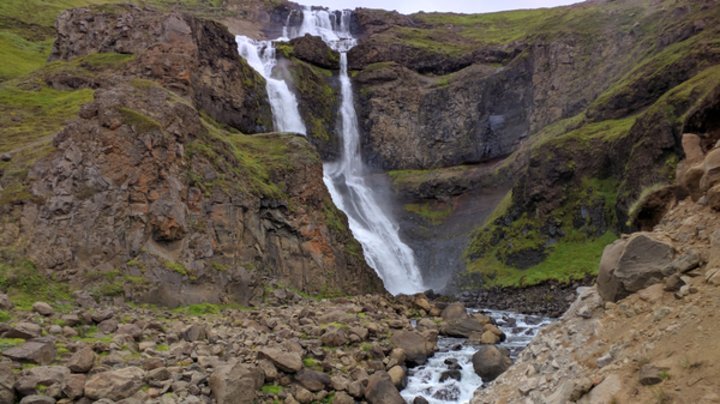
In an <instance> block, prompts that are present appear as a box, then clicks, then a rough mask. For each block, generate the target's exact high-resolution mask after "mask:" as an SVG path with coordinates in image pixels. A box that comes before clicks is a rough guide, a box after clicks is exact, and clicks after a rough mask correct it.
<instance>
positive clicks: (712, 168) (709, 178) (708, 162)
mask: <svg viewBox="0 0 720 404" xmlns="http://www.w3.org/2000/svg"><path fill="white" fill-rule="evenodd" d="M718 182H720V148H718V149H715V150H713V151H711V152H710V153H708V154H707V156H705V161H704V162H703V176H702V179H700V188H701V189H702V190H703V191H707V190H708V189H710V188H712V187H713V185H715V184H717V183H718Z"/></svg>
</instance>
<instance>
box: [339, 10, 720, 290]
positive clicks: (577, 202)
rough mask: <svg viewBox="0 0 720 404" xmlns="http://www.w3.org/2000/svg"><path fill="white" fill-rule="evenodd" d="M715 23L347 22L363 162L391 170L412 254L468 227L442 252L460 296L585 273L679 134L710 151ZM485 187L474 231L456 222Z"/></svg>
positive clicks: (647, 14) (640, 16) (668, 167)
mask: <svg viewBox="0 0 720 404" xmlns="http://www.w3.org/2000/svg"><path fill="white" fill-rule="evenodd" d="M719 20H720V5H719V3H718V2H717V1H639V0H624V1H591V2H585V3H581V4H578V5H574V6H569V7H560V8H553V9H539V10H529V11H513V12H503V13H493V14H482V15H459V14H439V13H429V14H427V13H420V14H415V15H411V16H402V15H399V14H396V13H389V12H382V11H376V10H359V11H358V15H357V24H358V27H359V28H358V29H359V30H360V31H361V32H364V33H365V36H364V38H363V40H362V41H361V43H360V45H359V46H358V47H357V48H355V49H353V50H352V52H351V55H350V61H351V64H352V66H353V68H354V69H356V72H355V74H354V77H355V80H356V83H357V91H358V100H359V107H360V111H359V116H360V119H361V126H362V127H363V129H364V133H365V135H366V137H365V140H364V144H363V151H364V153H365V157H366V159H367V160H368V162H369V163H370V164H371V165H373V166H375V167H379V168H383V169H391V170H394V171H391V172H390V174H391V177H392V178H393V179H394V183H395V185H396V189H397V190H398V193H399V195H400V197H402V198H404V202H405V203H406V210H407V211H408V213H407V214H406V216H405V221H406V222H410V223H412V224H411V226H412V227H413V228H414V229H415V228H420V229H421V230H422V229H425V233H426V234H423V232H422V231H417V230H414V231H412V232H410V234H408V238H409V239H410V241H411V243H413V244H415V245H428V244H430V243H429V237H430V236H428V235H429V234H433V233H435V232H438V231H440V232H451V233H452V232H453V231H455V232H456V234H457V230H456V229H457V218H458V217H461V218H462V220H463V223H464V224H467V221H468V220H471V221H473V220H474V225H475V228H476V229H475V231H474V232H472V234H469V232H467V231H465V232H464V233H463V235H462V237H457V238H458V239H459V240H460V241H458V243H456V244H455V246H454V247H453V248H454V251H459V250H461V249H463V248H464V252H463V253H462V255H463V257H464V265H463V264H461V265H458V267H459V269H461V270H462V269H463V268H462V267H466V268H467V273H466V275H465V276H462V279H461V282H459V284H462V285H463V286H466V287H474V286H478V285H486V286H487V285H516V286H517V285H523V284H526V285H527V284H534V283H537V282H541V281H543V280H544V279H556V278H559V279H576V278H581V277H583V276H584V275H585V274H587V273H592V272H594V271H595V270H596V263H597V259H598V258H599V256H600V252H601V251H602V248H603V246H604V245H606V244H607V243H608V242H609V241H611V240H613V239H614V238H615V235H616V234H617V233H618V232H619V231H623V230H626V229H628V228H631V227H632V220H629V219H632V218H630V217H629V214H630V207H631V205H632V204H633V202H634V201H635V200H636V199H637V198H638V197H639V196H640V194H641V192H642V190H643V189H644V188H647V187H651V186H653V185H655V184H662V183H667V182H669V181H670V180H671V179H672V178H673V176H674V171H675V164H676V163H677V161H678V160H679V158H681V157H682V151H681V149H680V135H681V134H682V133H684V132H698V133H700V134H702V135H703V136H704V138H705V139H706V140H705V141H706V143H707V144H710V143H712V141H713V140H715V139H716V134H715V133H713V131H714V129H715V126H716V122H714V121H713V118H712V115H713V111H716V110H717V103H718V91H719V89H718V74H719V72H720V70H719V67H718V63H720V32H719V30H718V28H717V27H718V24H717V22H718V21H719ZM460 167H465V168H460ZM461 171H465V172H467V173H470V174H471V178H473V180H471V181H468V180H467V178H463V177H462V176H458V175H457V173H458V172H461ZM453 172H454V173H455V174H453ZM474 172H483V173H484V174H485V175H484V176H480V177H478V176H476V175H472V173H474ZM488 187H491V191H492V192H502V191H503V190H504V191H507V195H506V196H505V198H504V199H503V200H502V202H501V203H500V204H499V205H498V206H497V209H496V210H495V212H494V213H493V214H492V215H490V216H489V217H488V215H485V214H479V215H476V216H475V217H474V218H472V217H468V215H466V212H467V210H468V205H470V206H472V202H467V196H468V195H473V194H478V193H480V194H482V191H483V190H486V189H488ZM476 199H477V198H476ZM478 201H479V202H477V203H479V204H480V205H483V206H485V205H487V204H488V203H491V202H492V201H487V200H482V199H479V200H478ZM495 201H497V199H495ZM418 206H422V207H423V209H417V207H418ZM483 211H485V209H483ZM463 231H464V229H461V230H460V232H463ZM458 246H459V247H458ZM445 251H448V250H447V249H445ZM443 254H446V253H444V252H443V251H434V252H433V253H432V254H430V255H440V256H443ZM451 258H452V257H451ZM446 261H447V260H446ZM446 270H447V268H442V267H441V266H439V265H435V266H432V265H431V267H430V268H429V269H428V271H430V272H433V271H446Z"/></svg>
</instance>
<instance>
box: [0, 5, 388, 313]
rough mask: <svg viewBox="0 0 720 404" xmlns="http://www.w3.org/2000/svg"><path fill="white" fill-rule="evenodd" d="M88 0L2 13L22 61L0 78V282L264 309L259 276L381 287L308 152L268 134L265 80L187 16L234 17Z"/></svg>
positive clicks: (213, 31) (299, 143)
mask: <svg viewBox="0 0 720 404" xmlns="http://www.w3.org/2000/svg"><path fill="white" fill-rule="evenodd" d="M21 3H22V4H21ZM95 3H100V2H92V1H88V2H82V1H79V0H78V1H69V2H54V3H53V6H51V7H44V2H39V1H33V0H31V1H27V2H18V1H10V2H3V4H2V5H0V7H1V8H2V9H1V10H2V16H3V19H2V27H1V30H0V35H2V37H3V38H6V39H8V38H9V39H8V40H7V41H6V42H3V43H2V47H1V48H2V49H3V52H5V53H12V54H17V56H13V60H15V58H17V60H19V61H24V62H23V63H21V64H18V66H20V65H23V66H24V67H23V68H22V69H15V70H10V69H9V68H8V67H7V64H4V65H3V67H2V68H3V69H6V70H3V72H2V82H0V112H1V114H0V115H1V116H0V155H2V161H0V212H2V214H1V215H0V217H1V219H0V256H1V257H2V264H0V289H1V290H3V291H6V292H7V291H10V295H11V297H12V298H13V299H16V300H17V299H23V298H27V297H28V296H29V294H32V295H34V296H35V298H46V299H48V300H51V301H55V300H58V301H59V300H62V299H64V298H66V297H67V296H66V295H65V294H64V291H66V287H65V286H64V282H65V281H67V282H69V283H71V284H73V285H74V286H75V287H79V286H82V287H84V288H85V289H86V290H89V291H91V292H92V293H94V294H95V295H96V296H118V295H125V296H126V297H130V298H132V299H134V300H140V301H153V302H157V303H163V304H169V305H177V304H188V303H194V302H199V301H210V302H221V301H235V302H239V303H242V304H248V303H257V302H258V301H260V300H261V299H262V298H263V296H264V294H265V293H266V292H268V291H269V289H268V288H270V287H269V286H268V285H270V283H269V282H270V281H269V280H274V281H277V282H278V283H279V284H282V285H285V286H288V287H291V288H295V289H298V290H302V291H307V292H313V293H321V294H324V295H333V294H346V293H365V292H374V291H381V290H382V285H381V283H380V281H379V279H378V278H377V276H376V275H375V274H374V272H373V271H372V270H371V269H370V268H369V267H367V265H366V264H365V262H364V260H363V257H362V252H361V249H360V246H359V244H357V242H356V241H355V240H354V239H353V238H352V236H351V234H350V232H349V229H348V228H347V221H346V219H345V217H344V216H343V215H342V213H341V212H339V211H338V210H337V209H336V208H335V207H334V206H333V204H332V202H331V200H330V197H329V195H328V193H327V191H326V190H325V187H324V185H323V183H322V166H321V161H320V158H319V156H318V154H317V152H316V151H315V150H314V149H313V147H312V146H311V145H310V144H309V143H308V142H307V140H306V139H304V138H302V137H298V136H295V135H287V134H263V132H270V131H272V116H271V112H270V107H269V104H268V101H267V95H266V92H265V86H264V82H263V79H262V78H261V77H260V76H259V75H258V74H257V73H255V72H254V71H253V70H252V69H251V68H250V67H249V66H248V65H247V64H246V63H245V62H244V61H243V60H242V59H241V58H240V57H239V55H238V54H237V49H236V44H235V41H234V40H233V37H232V35H231V34H229V32H228V31H227V29H226V28H225V27H224V26H222V25H221V24H219V23H217V22H214V21H212V20H208V19H204V18H202V17H198V16H209V17H212V18H213V19H216V20H217V19H223V18H227V13H230V11H227V10H224V9H223V10H221V9H218V8H216V7H214V6H213V4H211V3H207V2H200V1H198V2H193V1H188V2H185V3H183V4H180V5H177V7H175V6H176V4H175V3H176V2H167V3H166V2H163V1H161V0H158V1H156V2H147V4H150V6H146V5H142V6H141V7H138V6H135V5H118V4H100V5H96V4H95ZM104 3H109V2H104ZM170 3H172V4H173V9H176V11H172V10H170V8H169V6H167V4H170ZM238 4H239V3H237V4H235V5H234V6H233V5H230V6H232V7H235V10H236V11H237V7H239V6H238ZM263 4H265V3H262V2H257V3H252V4H250V3H248V4H247V6H248V9H247V10H245V11H246V13H245V14H243V13H240V14H236V15H240V16H241V17H242V16H243V15H246V16H247V15H256V14H257V13H259V12H260V11H258V10H259V9H258V8H257V7H260V6H262V7H265V5H263ZM273 4H274V3H272V2H268V3H266V5H268V7H269V6H272V5H273ZM83 5H91V6H92V7H90V8H86V9H76V10H72V11H65V12H62V13H60V12H61V10H62V9H63V8H65V7H70V6H83ZM33 10H34V11H33ZM262 10H264V11H262V12H263V13H265V14H266V16H267V18H269V15H270V14H269V11H268V10H270V9H262ZM58 13H60V17H59V20H58V21H57V23H55V22H54V21H55V17H56V16H57V14H58ZM234 21H235V22H236V23H245V22H247V21H245V20H243V19H242V18H238V17H234ZM248 24H250V25H253V24H254V26H257V27H261V26H262V23H261V22H252V21H251V22H248ZM54 27H56V28H54ZM56 29H57V36H56V34H55V32H56ZM258 29H259V28H258ZM48 57H50V59H51V61H49V62H46V61H47V59H48ZM254 133H259V134H257V135H254V136H250V135H248V134H254ZM58 281H63V282H61V283H57V282H58ZM273 284H276V283H273ZM37 285H42V287H37Z"/></svg>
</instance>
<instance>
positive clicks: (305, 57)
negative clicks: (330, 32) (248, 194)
mask: <svg viewBox="0 0 720 404" xmlns="http://www.w3.org/2000/svg"><path fill="white" fill-rule="evenodd" d="M290 44H291V45H292V49H293V56H295V57H297V58H298V59H300V60H302V61H305V62H309V63H312V64H313V65H315V66H319V67H322V68H324V69H334V70H337V69H338V68H339V66H340V63H339V60H340V59H339V56H338V53H337V52H336V51H334V50H332V49H330V47H328V45H327V44H326V43H325V42H324V41H323V40H322V39H321V38H320V37H319V36H313V35H310V34H305V36H301V37H298V38H293V40H291V41H290Z"/></svg>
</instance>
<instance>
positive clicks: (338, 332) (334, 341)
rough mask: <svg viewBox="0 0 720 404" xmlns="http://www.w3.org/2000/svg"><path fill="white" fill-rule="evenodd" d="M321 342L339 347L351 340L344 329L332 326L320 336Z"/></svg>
mask: <svg viewBox="0 0 720 404" xmlns="http://www.w3.org/2000/svg"><path fill="white" fill-rule="evenodd" d="M320 342H322V344H323V345H327V346H332V347H338V346H343V345H346V344H347V343H348V342H350V341H349V339H348V336H347V332H346V331H345V330H344V329H342V328H335V327H330V328H328V329H327V330H326V331H325V333H323V335H322V336H320Z"/></svg>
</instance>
